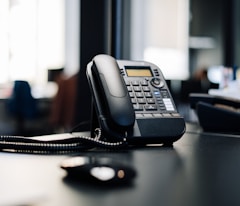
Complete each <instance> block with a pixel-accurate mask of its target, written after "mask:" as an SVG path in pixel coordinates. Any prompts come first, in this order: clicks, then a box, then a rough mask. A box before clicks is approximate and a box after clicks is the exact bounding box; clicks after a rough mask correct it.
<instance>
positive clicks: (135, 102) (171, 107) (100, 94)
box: [87, 54, 185, 145]
mask: <svg viewBox="0 0 240 206" xmlns="http://www.w3.org/2000/svg"><path fill="white" fill-rule="evenodd" d="M87 78H88V81H89V85H90V90H91V92H92V97H93V118H92V127H93V128H96V127H98V126H99V127H100V128H101V130H102V133H103V136H104V137H106V138H107V139H108V141H122V140H126V141H127V142H128V144H133V145H137V144H154V143H163V144H172V143H173V142H174V141H176V140H178V139H179V138H180V137H181V136H182V135H183V134H184V132H185V121H184V118H183V117H181V115H180V114H179V113H178V112H177V109H176V106H175V104H174V102H173V99H172V96H171V94H170V92H169V89H168V86H167V84H166V82H165V80H164V77H163V75H162V72H161V71H160V69H159V68H158V67H157V66H156V65H154V64H151V63H148V62H145V61H127V60H115V59H114V58H113V57H111V56H108V55H104V54H101V55H97V56H95V57H94V58H93V60H92V61H91V62H90V63H89V64H88V65H87Z"/></svg>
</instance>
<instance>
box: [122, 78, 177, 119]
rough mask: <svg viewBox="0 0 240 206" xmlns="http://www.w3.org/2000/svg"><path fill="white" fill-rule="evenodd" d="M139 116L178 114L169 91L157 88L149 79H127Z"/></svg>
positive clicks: (130, 94)
mask: <svg viewBox="0 0 240 206" xmlns="http://www.w3.org/2000/svg"><path fill="white" fill-rule="evenodd" d="M126 86H127V89H128V92H129V96H130V98H131V101H132V103H133V108H134V110H135V112H136V117H137V118H146V117H152V118H154V117H155V118H156V117H167V116H178V113H177V112H176V110H175V107H174V105H173V102H172V100H171V98H170V95H169V92H168V90H167V89H165V88H164V87H162V88H155V87H153V86H152V84H151V83H150V81H149V80H146V79H144V80H140V81H138V80H133V81H126Z"/></svg>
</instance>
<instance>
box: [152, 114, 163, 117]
mask: <svg viewBox="0 0 240 206" xmlns="http://www.w3.org/2000/svg"><path fill="white" fill-rule="evenodd" d="M153 116H154V117H162V114H160V113H156V114H155V113H153Z"/></svg>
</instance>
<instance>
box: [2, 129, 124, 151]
mask: <svg viewBox="0 0 240 206" xmlns="http://www.w3.org/2000/svg"><path fill="white" fill-rule="evenodd" d="M100 138H101V130H100V129H96V130H95V137H88V136H78V135H76V136H75V135H72V136H71V137H68V138H65V139H59V140H49V141H45V140H39V139H34V138H31V137H29V138H28V137H22V136H5V135H2V136H0V150H2V151H10V152H12V151H13V152H25V153H69V152H77V151H79V152H80V151H84V150H88V149H92V148H94V147H100V148H105V149H117V148H123V147H125V146H126V145H127V143H126V141H125V140H123V141H119V142H106V141H103V140H101V139H100Z"/></svg>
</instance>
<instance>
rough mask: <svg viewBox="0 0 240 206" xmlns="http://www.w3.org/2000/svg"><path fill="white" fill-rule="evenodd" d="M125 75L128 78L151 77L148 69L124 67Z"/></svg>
mask: <svg viewBox="0 0 240 206" xmlns="http://www.w3.org/2000/svg"><path fill="white" fill-rule="evenodd" d="M126 73H127V75H128V76H129V77H152V72H151V70H150V68H149V67H126Z"/></svg>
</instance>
